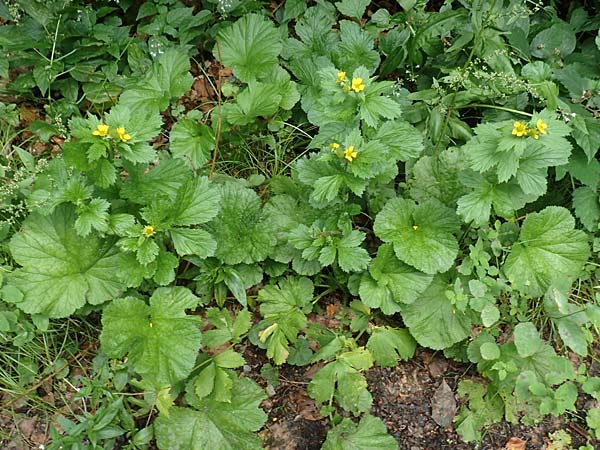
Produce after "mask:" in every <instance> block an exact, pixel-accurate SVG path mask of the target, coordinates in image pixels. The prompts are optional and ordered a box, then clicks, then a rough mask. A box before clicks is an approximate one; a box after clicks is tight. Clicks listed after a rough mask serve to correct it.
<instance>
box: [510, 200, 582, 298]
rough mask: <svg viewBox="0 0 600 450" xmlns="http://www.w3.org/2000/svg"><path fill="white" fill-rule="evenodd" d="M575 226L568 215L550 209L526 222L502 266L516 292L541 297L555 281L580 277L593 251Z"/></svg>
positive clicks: (558, 208)
mask: <svg viewBox="0 0 600 450" xmlns="http://www.w3.org/2000/svg"><path fill="white" fill-rule="evenodd" d="M574 226H575V220H574V219H573V217H572V216H571V214H570V213H569V211H568V210H566V209H565V208H562V207H559V206H549V207H547V208H545V209H544V210H542V211H541V212H539V213H533V214H530V215H529V216H528V217H527V219H525V222H524V223H523V227H522V228H521V234H520V235H519V240H518V241H517V242H516V243H515V244H514V245H513V248H512V250H511V252H510V255H508V258H507V259H506V262H505V263H504V266H503V268H504V272H505V273H506V276H507V277H508V279H509V280H510V281H511V282H512V283H513V285H514V286H515V287H516V288H518V289H519V290H521V291H523V292H526V293H528V294H530V295H535V296H539V295H542V294H543V293H544V292H545V291H546V289H547V288H548V287H549V286H550V285H551V284H552V283H553V282H554V281H559V280H565V279H566V280H573V279H575V278H576V277H577V275H578V274H579V272H580V271H581V269H582V268H583V265H584V264H585V262H586V261H587V259H588V257H589V255H590V249H589V245H588V242H587V237H586V235H585V233H584V232H583V231H580V230H574V229H573V228H574Z"/></svg>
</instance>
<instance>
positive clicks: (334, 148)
mask: <svg viewBox="0 0 600 450" xmlns="http://www.w3.org/2000/svg"><path fill="white" fill-rule="evenodd" d="M329 148H330V149H331V151H332V152H335V151H336V150H337V149H338V148H340V144H338V143H337V142H332V143H331V144H329Z"/></svg>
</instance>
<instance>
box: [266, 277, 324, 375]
mask: <svg viewBox="0 0 600 450" xmlns="http://www.w3.org/2000/svg"><path fill="white" fill-rule="evenodd" d="M313 290H314V286H313V284H312V282H311V281H310V279H308V278H304V277H302V278H300V277H289V278H286V279H284V280H282V281H280V283H279V286H265V287H264V288H263V289H261V290H260V291H259V293H258V301H259V302H260V304H261V305H260V313H261V315H262V316H263V317H264V321H263V322H261V323H263V324H264V325H267V327H265V328H264V329H263V330H262V331H261V332H260V333H259V339H260V340H261V341H262V342H266V343H267V356H269V357H270V358H273V360H274V361H275V363H276V364H283V363H284V362H285V361H286V360H287V357H288V355H289V351H288V347H289V344H288V343H290V342H291V343H296V341H297V339H298V332H299V331H300V330H301V329H302V328H304V327H306V324H307V320H306V316H305V313H308V312H309V311H310V310H311V309H312V299H313Z"/></svg>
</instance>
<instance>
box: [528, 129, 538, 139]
mask: <svg viewBox="0 0 600 450" xmlns="http://www.w3.org/2000/svg"><path fill="white" fill-rule="evenodd" d="M527 132H528V133H529V136H531V137H532V138H534V139H539V138H540V133H538V132H537V130H534V129H533V128H532V129H530V130H527Z"/></svg>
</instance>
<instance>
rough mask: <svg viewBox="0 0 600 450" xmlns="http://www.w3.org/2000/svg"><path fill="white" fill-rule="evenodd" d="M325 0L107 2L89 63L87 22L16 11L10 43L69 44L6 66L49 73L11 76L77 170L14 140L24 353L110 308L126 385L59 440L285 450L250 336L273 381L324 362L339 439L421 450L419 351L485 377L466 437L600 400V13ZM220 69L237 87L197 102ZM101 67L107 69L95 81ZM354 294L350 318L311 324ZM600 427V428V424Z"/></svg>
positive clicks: (103, 394)
mask: <svg viewBox="0 0 600 450" xmlns="http://www.w3.org/2000/svg"><path fill="white" fill-rule="evenodd" d="M300 3H301V2H291V1H288V2H285V4H284V6H283V8H282V9H281V10H280V11H276V12H274V14H273V16H274V18H275V19H276V20H275V21H274V20H272V17H271V16H270V15H269V14H267V13H266V10H265V9H263V8H262V7H261V6H260V5H259V4H255V3H253V2H237V3H236V2H234V3H231V4H225V2H220V3H219V4H218V5H216V6H215V7H214V9H216V12H217V14H213V13H212V12H210V11H211V10H210V8H208V6H207V5H204V4H203V6H198V7H197V8H196V9H194V8H192V7H186V6H185V5H183V4H182V3H180V2H176V1H168V0H165V1H159V0H156V1H152V2H144V3H143V4H142V5H141V6H140V7H139V9H138V8H137V3H136V6H131V5H129V6H128V5H125V4H124V5H123V6H121V9H122V10H123V11H125V12H127V14H131V16H130V17H126V19H127V20H130V21H131V24H128V25H123V22H121V20H120V19H119V18H118V17H117V10H116V9H115V8H114V7H110V6H106V5H103V6H100V7H99V8H98V9H97V10H96V9H94V8H93V7H92V6H90V5H87V6H85V10H84V11H83V10H82V11H83V12H84V13H85V14H86V17H87V19H86V20H85V23H84V24H83V25H82V26H84V25H85V27H87V28H86V30H88V31H89V30H92V31H93V30H96V31H95V33H96V34H92V36H93V38H90V39H91V41H89V42H88V41H86V42H87V46H85V45H84V42H83V41H82V39H83V38H82V37H81V36H80V35H79V34H77V33H80V31H77V30H79V28H77V27H75V28H73V27H74V25H73V24H72V22H73V20H75V19H74V17H75V16H74V14H75V11H77V9H76V7H75V6H76V5H69V6H68V7H67V6H65V5H62V3H61V2H50V4H49V5H47V6H46V7H45V9H40V11H36V10H35V7H36V6H39V4H38V3H37V2H24V6H23V7H22V11H23V12H25V13H26V17H23V19H22V22H21V23H20V24H19V23H16V21H15V20H14V19H15V17H13V16H14V13H15V11H16V10H14V9H13V11H12V12H13V15H12V16H10V17H9V16H6V11H4V10H0V15H2V14H4V15H3V16H2V17H5V18H6V19H7V20H12V22H13V23H10V24H9V25H8V28H6V30H4V31H2V33H0V45H2V46H3V48H4V47H6V46H8V40H7V39H8V37H7V36H12V35H16V34H17V32H18V30H19V27H28V29H30V30H31V33H32V34H31V35H32V36H41V35H43V34H44V33H47V31H48V30H53V32H52V34H51V36H50V37H51V39H50V40H48V41H44V42H46V44H45V45H46V47H47V48H45V49H43V50H44V51H41V49H38V48H37V47H35V46H34V44H33V43H32V41H30V36H27V37H23V36H20V37H19V39H20V40H19V41H18V42H17V43H18V45H16V44H15V45H16V46H15V48H14V55H12V57H11V58H9V62H8V67H6V63H4V66H0V69H2V70H5V69H6V70H5V73H6V74H8V75H10V73H9V70H11V71H13V70H15V69H16V68H19V67H22V66H23V65H33V66H34V69H33V71H32V73H25V74H23V75H21V76H17V77H14V76H13V77H12V80H11V83H9V86H8V87H9V88H10V89H13V90H14V92H22V91H23V89H24V86H27V85H28V84H27V83H30V84H31V83H34V84H35V86H37V88H38V90H39V93H40V94H42V96H46V100H45V101H46V102H47V103H48V105H49V108H48V111H49V114H50V116H49V117H50V120H49V122H52V124H51V123H49V122H48V123H46V122H44V123H46V125H47V126H55V125H53V124H54V123H55V122H56V121H55V120H53V119H56V114H58V113H59V112H60V108H59V107H58V106H57V104H58V105H59V106H60V104H61V103H60V102H64V103H69V104H70V105H72V106H75V110H72V111H71V113H70V114H68V115H65V118H67V117H68V118H69V120H68V123H67V125H68V128H67V129H66V130H65V131H66V133H64V135H65V137H66V138H67V140H66V142H64V144H63V145H62V154H61V155H56V156H54V157H52V158H51V159H50V160H49V161H45V160H40V161H45V162H40V161H38V162H36V161H35V160H34V158H33V157H31V155H29V154H28V153H27V152H25V151H24V150H23V149H21V150H18V149H16V150H15V154H17V155H18V156H19V158H20V162H16V163H15V161H14V159H13V160H12V164H13V166H10V167H9V166H7V168H6V169H3V170H4V173H3V174H1V175H2V176H3V177H4V178H6V179H8V180H9V183H8V188H7V189H6V192H4V191H3V193H2V195H3V197H2V203H0V207H1V208H2V211H3V213H4V212H5V211H6V212H7V214H6V215H7V216H8V214H9V213H12V212H14V211H18V212H19V214H17V215H16V217H14V218H12V219H9V218H8V217H6V218H4V220H5V222H3V224H5V225H4V227H3V228H1V229H0V245H1V247H0V249H1V251H2V253H1V254H2V257H3V262H2V272H0V273H1V274H2V275H1V278H0V283H1V284H0V298H1V300H2V304H1V305H2V306H1V308H2V310H1V311H0V332H2V333H4V334H3V335H2V339H3V340H4V341H6V342H12V344H8V345H19V344H22V341H20V339H24V338H22V337H21V338H19V336H22V333H23V330H26V331H32V332H33V331H34V330H35V329H39V330H44V329H46V327H48V324H49V323H54V321H60V320H72V318H74V317H75V318H79V317H86V316H90V315H97V316H98V317H101V320H100V325H99V327H100V328H101V331H100V338H99V341H100V350H99V351H100V353H99V355H98V356H97V358H98V359H97V364H98V366H99V368H98V370H99V371H100V372H101V373H102V374H103V378H102V380H105V381H107V382H110V383H112V386H108V387H107V386H105V385H102V386H100V385H98V384H94V383H93V382H91V381H90V380H88V382H87V384H86V385H85V387H84V392H86V393H90V394H91V395H92V396H93V402H92V406H93V407H94V410H95V411H96V414H90V413H89V412H84V413H83V414H80V413H79V412H77V413H74V414H73V416H72V417H71V419H67V418H63V419H61V422H60V426H61V428H62V429H63V431H64V433H62V434H60V433H58V431H57V430H55V431H54V432H53V440H54V441H55V444H53V445H57V446H60V445H70V446H75V447H74V448H110V447H111V446H114V445H116V442H121V441H120V440H125V439H129V440H130V443H129V448H143V447H144V446H145V445H147V444H148V443H149V442H150V441H151V440H152V439H155V440H156V444H157V445H158V447H159V448H163V449H166V448H169V449H171V448H182V449H183V448H186V449H187V448H191V449H193V448H205V447H211V448H235V449H254V448H260V447H261V441H260V438H259V437H258V436H257V434H256V432H257V431H258V430H259V429H260V428H261V427H262V426H263V425H264V424H265V421H266V418H267V416H266V414H265V412H264V411H263V410H262V409H261V408H260V404H261V402H262V401H263V400H264V399H265V398H266V395H265V393H264V392H263V390H262V389H261V388H260V387H259V386H258V384H257V383H256V382H254V381H253V380H252V379H251V378H249V377H247V376H245V375H244V374H243V373H240V371H239V369H240V368H241V367H244V365H245V364H246V360H245V356H244V354H243V347H244V346H245V345H250V344H251V345H254V346H256V347H258V348H259V349H264V350H265V355H266V358H268V359H269V360H272V363H273V364H274V365H275V366H280V365H283V364H294V365H300V366H304V365H309V364H316V363H320V364H322V366H321V367H320V368H319V369H318V371H316V373H315V375H314V377H313V378H312V380H311V381H310V383H309V385H308V388H307V389H308V394H309V396H310V397H312V398H313V399H314V400H315V401H316V403H317V404H318V405H319V406H320V408H321V409H320V412H321V414H322V415H323V416H324V417H326V418H327V419H328V420H329V422H330V425H331V429H330V430H329V432H328V435H327V438H326V441H325V442H324V443H323V448H324V449H338V448H340V449H341V448H369V449H370V448H373V449H378V448H381V449H388V448H390V449H391V448H395V445H396V444H395V441H394V439H393V438H392V437H391V436H389V435H387V433H386V431H385V425H384V423H383V422H382V421H381V420H380V419H379V418H376V417H374V416H372V415H370V413H369V411H370V410H371V405H372V396H371V393H370V392H369V390H368V385H367V380H366V377H365V372H366V371H368V370H369V369H370V368H371V367H373V366H374V365H375V364H377V365H379V366H381V367H393V366H395V365H396V364H398V363H399V361H401V360H405V359H409V358H411V357H412V356H413V354H414V353H415V349H416V346H417V344H419V345H421V346H423V347H427V348H430V349H433V350H439V351H443V352H444V353H445V355H446V356H447V357H451V358H455V359H458V360H462V361H468V362H470V363H472V364H474V365H475V366H476V369H477V370H478V372H479V373H480V374H481V376H482V378H480V379H479V380H478V381H474V380H461V381H460V383H459V388H458V393H459V394H460V396H461V397H463V399H464V402H463V405H462V408H461V410H460V412H459V414H458V415H457V417H456V420H455V424H456V427H457V430H458V432H459V433H460V435H461V437H462V438H463V439H464V440H466V441H472V440H478V439H481V437H482V428H483V427H485V426H486V425H489V424H491V423H494V422H498V421H502V420H506V421H509V422H515V423H516V422H519V421H521V422H524V423H534V422H536V421H538V420H541V419H542V418H543V417H544V416H545V415H548V414H552V415H564V414H566V413H568V412H572V411H575V409H576V402H577V398H578V395H579V389H581V390H583V391H584V392H586V393H588V394H590V395H596V394H595V393H597V381H598V380H597V378H595V377H592V376H588V375H587V369H586V366H585V364H584V363H585V362H586V361H585V360H584V359H583V358H585V357H588V356H589V354H590V353H591V352H590V351H589V349H590V347H594V346H595V345H597V336H598V330H599V329H600V314H599V312H600V307H599V305H598V303H597V300H596V299H595V295H594V291H593V289H594V288H593V287H591V286H595V284H596V281H597V264H596V263H595V262H594V261H595V260H594V258H595V256H596V253H597V250H598V236H597V232H598V221H599V220H600V206H599V205H600V204H599V203H598V201H599V200H598V191H597V190H598V184H599V182H600V166H599V165H598V162H597V161H596V151H597V145H596V142H597V138H598V133H599V130H600V128H598V127H599V126H600V125H598V121H597V118H598V114H599V110H600V100H599V98H600V90H599V86H600V84H599V83H600V79H599V78H598V71H597V69H598V65H599V64H598V61H599V58H600V41H599V38H598V36H597V33H596V30H597V28H598V25H599V24H600V18H599V17H600V16H598V15H597V14H596V15H595V16H594V15H591V14H590V13H592V12H593V11H594V10H593V9H590V8H588V9H585V8H583V7H577V8H575V7H573V8H572V9H570V10H569V13H568V14H567V15H566V16H564V15H562V16H560V17H559V15H558V13H557V11H556V9H555V8H554V7H552V6H547V7H544V8H541V7H535V8H532V9H528V4H525V3H523V2H519V1H518V0H511V1H493V2H483V1H475V2H460V4H459V2H446V3H444V5H443V7H441V8H440V10H438V11H434V10H432V8H430V7H428V5H427V2H425V1H400V2H398V3H399V5H400V6H399V8H397V10H395V11H388V10H385V9H379V10H374V8H373V5H371V4H370V3H369V2H363V1H349V0H342V1H340V2H337V3H329V2H325V1H324V2H317V3H316V4H315V5H312V6H308V5H306V4H300ZM130 7H131V8H133V9H131V10H129V8H130ZM367 11H368V13H367ZM9 12H10V11H9ZM596 13H597V11H596ZM134 16H135V18H134ZM225 16H227V18H229V17H230V16H231V20H216V19H217V18H225ZM100 19H102V20H100ZM75 22H77V20H75ZM134 25H135V26H134ZM208 25H210V26H208ZM205 26H206V28H207V29H208V31H203V30H204V28H205ZM63 27H66V28H65V30H68V31H69V33H70V34H69V33H66V32H65V33H66V34H62V32H61V30H63ZM130 27H131V28H130ZM98 30H104V31H106V32H108V33H109V34H110V33H112V34H114V36H113V37H112V38H108V40H109V42H107V44H110V45H109V46H108V47H109V48H103V46H104V47H106V46H105V45H104V44H103V42H104V41H102V39H101V36H100V35H98ZM130 30H131V31H132V34H131V35H130V34H129V31H130ZM125 31H127V33H126V32H125ZM36 33H37V34H36ZM2 36H4V41H2V40H1V39H2ZM205 38H206V41H204V40H203V39H205ZM99 41H101V42H99ZM50 44H52V45H50ZM79 47H82V48H83V49H84V50H82V51H81V52H79V51H78V50H77V49H78V48H79ZM90 49H94V51H93V52H92V53H89V52H90V51H91V50H90ZM195 51H196V52H197V53H198V54H197V55H194V56H197V57H198V58H197V60H196V61H195V62H194V64H193V65H192V64H191V63H190V58H189V55H190V54H192V53H194V52H195ZM96 52H97V53H96ZM88 53H89V54H88ZM125 54H127V62H125V61H124V60H122V58H121V57H122V56H124V55H125ZM107 55H110V57H109V56H107ZM203 58H207V59H215V60H217V61H218V62H220V63H221V64H222V65H223V66H226V67H228V68H230V69H231V76H229V74H227V75H223V74H222V72H219V74H218V75H216V76H214V77H213V79H212V80H211V81H210V82H211V83H212V87H213V88H214V91H215V95H214V97H213V98H212V99H210V101H209V103H208V104H206V105H202V107H199V108H198V109H195V108H191V109H190V108H189V107H188V106H189V105H186V102H185V101H184V100H185V99H184V100H180V99H181V98H182V96H185V94H186V92H188V90H189V89H190V88H191V87H192V86H193V82H194V77H193V76H192V74H191V73H190V71H194V72H195V73H196V74H198V73H200V72H202V76H205V77H209V74H208V72H207V71H206V70H205V69H204V68H202V69H198V68H197V66H198V64H200V62H201V60H202V59H203ZM86 64H87V65H88V66H89V69H90V70H91V71H92V74H96V75H94V76H95V77H96V78H93V80H92V79H91V78H90V79H89V80H88V79H85V80H84V81H82V80H80V79H78V78H77V76H79V73H80V72H81V71H82V70H83V69H81V68H82V67H84V68H85V67H86ZM92 66H93V67H92ZM99 72H101V73H102V74H103V75H101V76H100V75H99V74H98V73H99ZM90 76H91V75H90ZM69 77H72V78H69ZM224 77H227V80H224V79H222V78H224ZM28 80H29V81H28ZM32 80H33V81H32ZM80 82H81V83H83V84H82V85H81V86H80V85H79V84H78V83H80ZM106 83H108V84H106ZM31 85H33V84H31ZM61 86H62V89H67V88H68V90H66V91H65V93H64V95H63V97H62V98H60V99H58V100H56V101H55V99H54V97H53V95H56V94H55V93H53V92H55V89H58V88H59V87H61ZM80 87H81V89H82V92H83V95H84V96H85V97H86V99H87V100H88V101H90V102H92V105H90V107H88V108H87V110H86V111H83V112H84V113H85V114H80V111H79V106H83V103H81V102H80V91H79V90H80ZM101 90H102V91H103V92H104V91H106V92H108V93H109V94H110V95H106V96H100V97H94V93H98V92H100V91H101ZM52 108H54V109H52ZM9 109H10V108H9ZM9 113H10V111H8V112H7V113H6V115H7V117H9V118H10V117H12V116H10V114H9ZM13 119H14V117H13ZM13 122H14V121H13ZM7 123H8V122H7ZM9 125H10V126H12V127H14V126H16V123H12V122H10V123H9ZM37 127H38V128H37V129H38V131H39V130H42V131H43V129H42V128H43V126H42V125H40V124H38V125H37ZM34 129H35V126H34ZM56 129H58V126H56ZM46 132H48V133H50V131H49V129H46ZM38 134H40V135H41V134H42V133H38ZM11 139H12V137H11V138H10V139H8V140H11ZM166 142H168V143H167V144H166V145H165V143H166ZM11 156H12V155H11ZM19 165H21V166H19ZM241 175H243V176H246V177H247V178H241V177H240V176H241ZM6 224H8V226H6ZM590 244H593V245H590ZM332 292H336V295H338V296H339V299H340V308H341V311H340V317H341V319H340V326H339V327H337V328H336V329H330V328H327V327H326V326H324V325H322V324H319V323H315V322H314V321H313V320H312V319H311V317H312V315H314V314H320V313H322V308H323V299H327V296H328V295H329V294H331V293H332ZM19 333H21V334H19ZM240 344H242V345H240ZM568 352H572V353H573V355H577V357H579V358H582V359H581V361H580V363H581V364H580V366H579V367H577V368H575V367H574V366H573V363H572V360H571V358H570V357H569V353H568ZM25 375H26V374H25ZM10 376H13V375H10ZM18 376H21V374H17V378H18ZM8 377H9V376H8V375H7V378H8ZM18 385H19V382H17V383H13V386H14V387H16V386H18ZM15 390H17V389H15ZM72 419H75V420H72ZM354 419H356V422H355V420H354ZM586 421H587V425H588V427H589V428H590V430H591V431H592V432H593V433H595V434H596V436H597V430H598V428H599V426H598V414H597V408H592V409H590V410H589V411H587V412H586ZM141 422H144V425H143V426H142V427H140V426H139V425H140V423H141ZM84 441H85V444H81V445H80V443H81V442H84ZM186 442H191V444H185V443H186ZM78 443H79V444H78ZM77 445H80V447H77ZM86 446H87V447H86Z"/></svg>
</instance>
